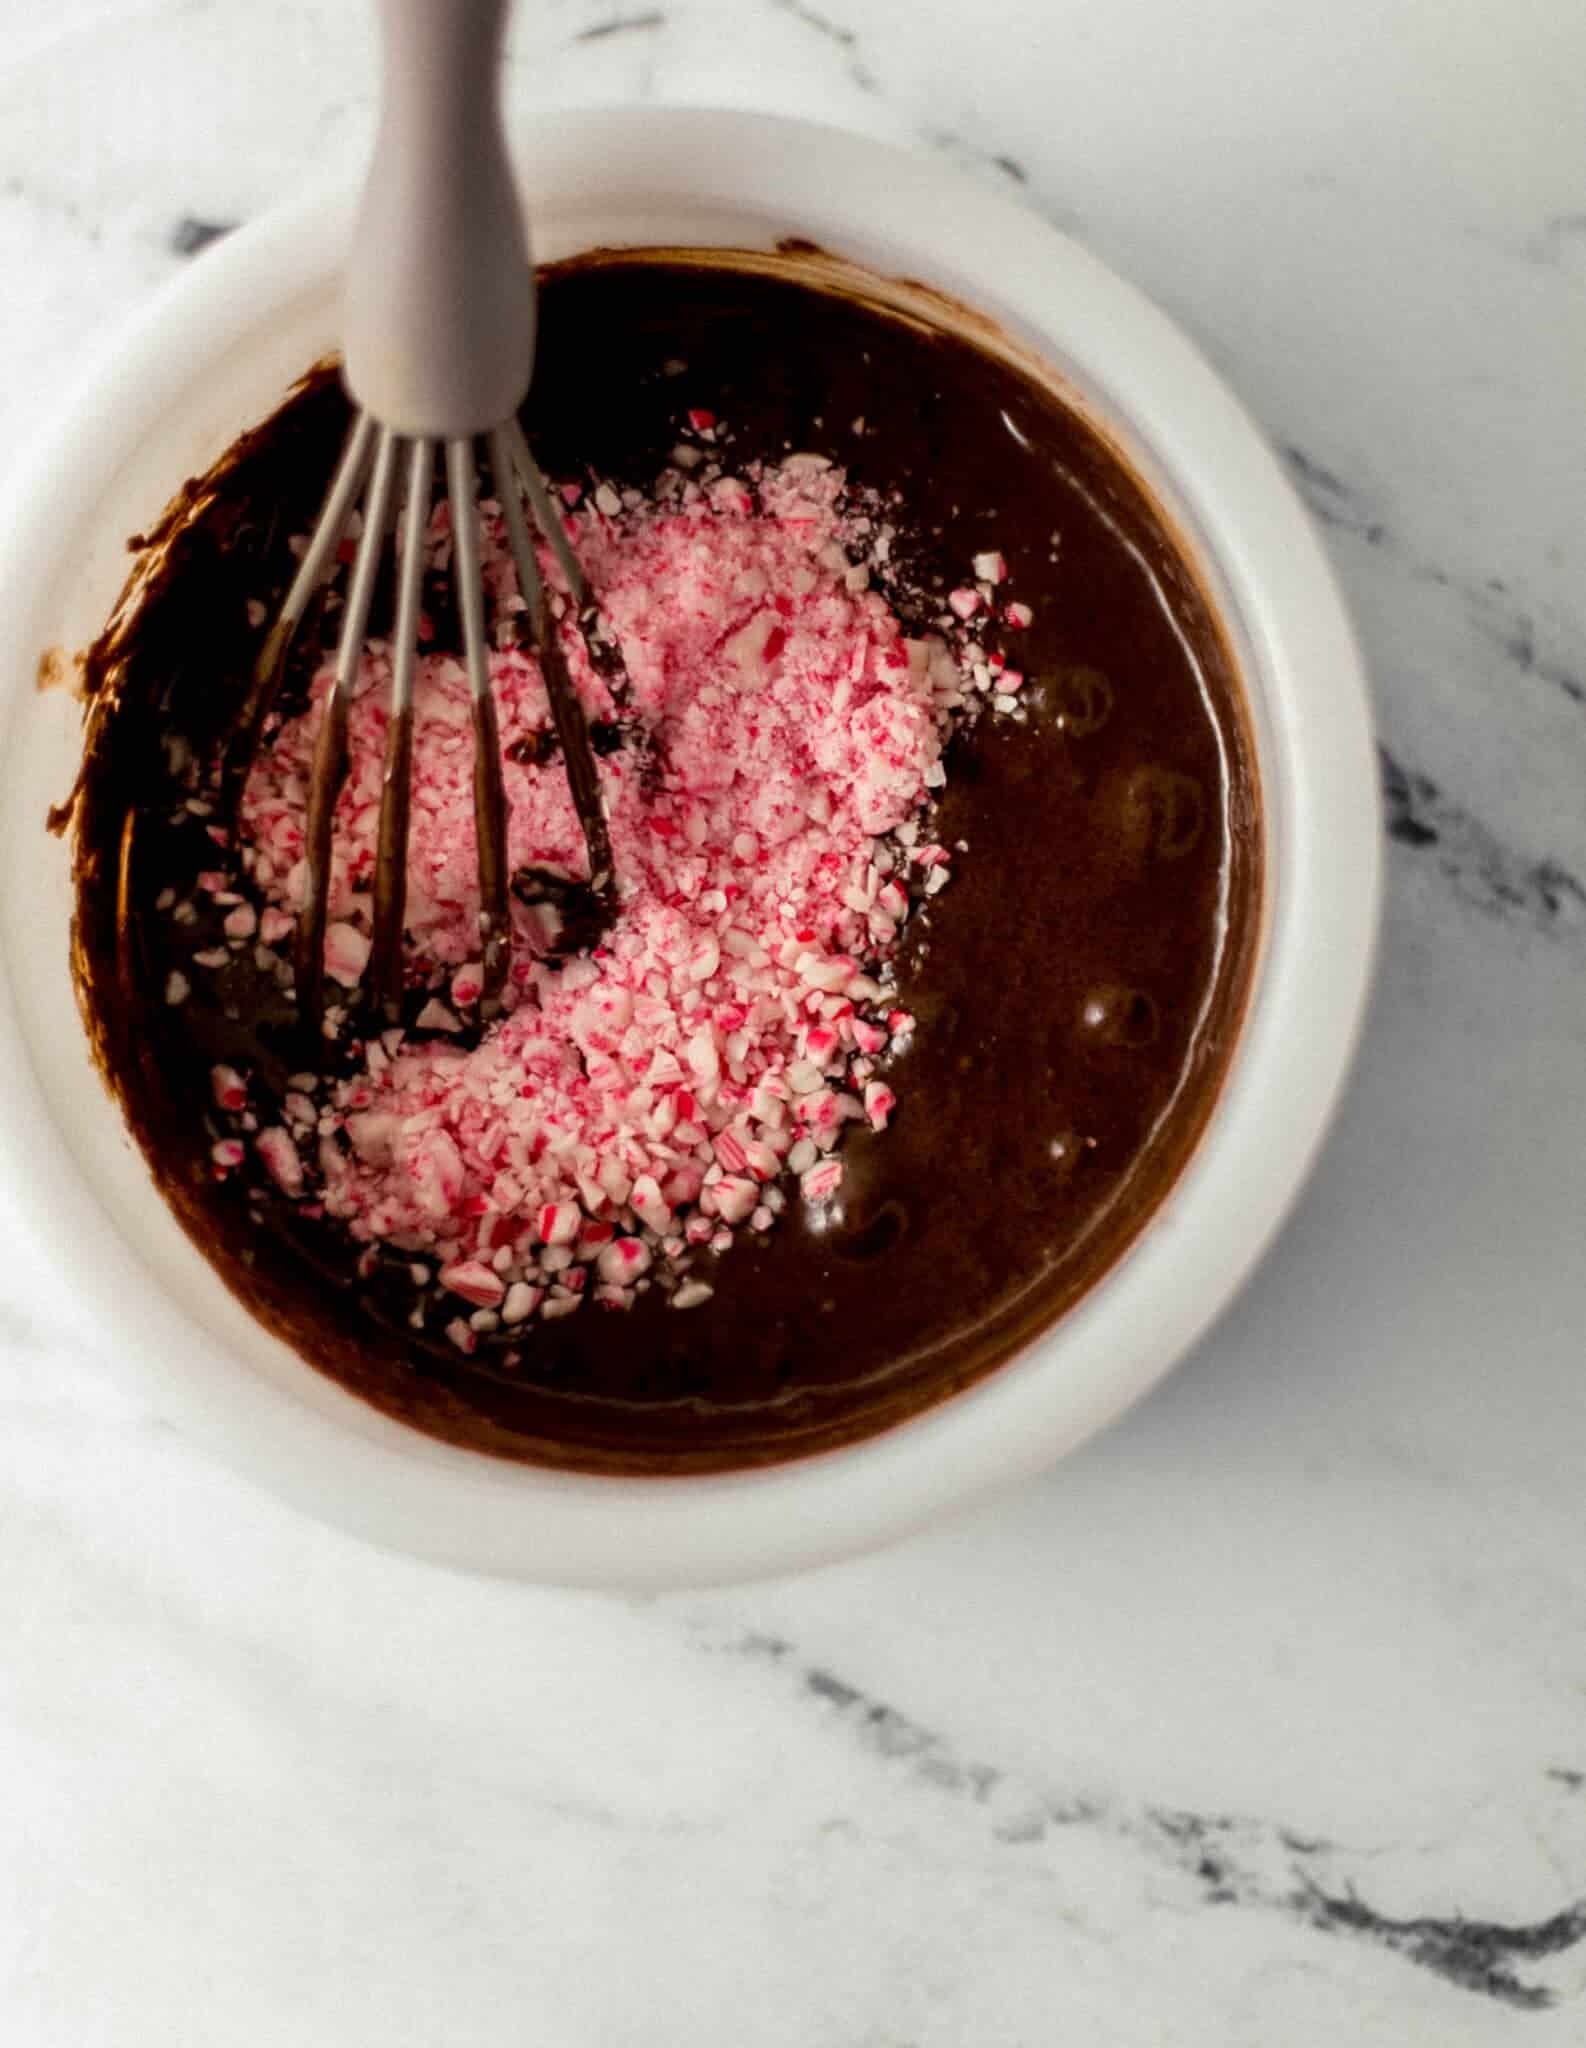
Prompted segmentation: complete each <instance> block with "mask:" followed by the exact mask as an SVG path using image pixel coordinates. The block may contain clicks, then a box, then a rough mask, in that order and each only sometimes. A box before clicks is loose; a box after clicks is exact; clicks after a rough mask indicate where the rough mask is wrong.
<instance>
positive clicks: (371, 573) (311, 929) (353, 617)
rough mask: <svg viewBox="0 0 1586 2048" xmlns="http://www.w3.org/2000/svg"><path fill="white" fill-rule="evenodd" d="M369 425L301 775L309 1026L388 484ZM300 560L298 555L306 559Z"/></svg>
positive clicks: (302, 993)
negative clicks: (353, 529) (346, 580)
mask: <svg viewBox="0 0 1586 2048" xmlns="http://www.w3.org/2000/svg"><path fill="white" fill-rule="evenodd" d="M376 431H377V436H378V438H377V440H376V444H375V456H374V468H373V472H372V474H371V476H370V481H369V491H368V495H367V497H366V498H365V500H364V508H363V531H362V533H361V534H360V535H359V538H358V552H357V555H356V556H355V558H354V560H353V569H352V581H351V583H350V585H349V586H348V590H347V607H346V611H345V613H344V614H343V617H342V626H341V637H340V639H339V641H338V642H337V647H336V674H335V680H334V682H333V683H332V685H331V690H330V694H329V696H328V697H327V698H326V700H325V709H324V713H323V715H322V717H321V720H320V728H319V737H318V739H317V741H316V743H315V747H314V763H313V767H312V769H311V771H310V775H309V790H308V819H307V823H306V826H305V828H304V839H303V858H304V878H303V891H304V894H303V914H302V919H301V921H300V923H299V925H298V948H297V955H298V957H297V997H298V1007H299V1011H300V1012H301V1014H302V1015H303V1016H304V1017H305V1018H306V1019H308V1020H309V1021H310V1023H311V1024H312V1025H313V1026H314V1027H315V1028H316V1029H317V1027H318V1025H319V1022H320V1018H321V1015H322V1012H323V1006H324V989H325V922H326V915H327V907H328V904H329V900H330V862H331V825H332V821H333V819H334V816H335V811H336V799H337V798H338V797H339V796H340V794H341V786H342V784H343V782H344V781H345V780H346V778H347V761H348V754H347V714H348V711H349V709H350V707H351V703H352V692H353V684H354V682H355V681H356V679H357V675H358V663H359V659H360V656H361V655H362V652H363V641H364V633H365V631H366V630H367V628H368V624H369V608H370V605H371V604H372V603H373V600H374V587H375V580H376V578H377V577H378V575H379V572H380V555H381V551H382V548H383V546H384V543H385V534H386V524H387V520H388V519H389V516H390V510H391V497H392V492H393V489H394V487H395V483H396V463H397V437H396V435H395V434H393V433H392V432H391V430H390V429H389V428H388V427H380V428H378V429H377V430H376ZM321 523H322V524H323V522H321ZM316 537H317V536H316ZM304 559H305V561H306V560H307V557H305V558H304Z"/></svg>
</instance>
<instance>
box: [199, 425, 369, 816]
mask: <svg viewBox="0 0 1586 2048" xmlns="http://www.w3.org/2000/svg"><path fill="white" fill-rule="evenodd" d="M375 434H376V428H375V423H374V421H373V420H372V419H371V418H370V417H369V415H368V413H366V412H359V413H357V414H355V415H354V418H353V423H352V425H351V427H350V428H349V429H348V431H347V438H346V441H345V442H344V443H343V445H342V451H341V456H340V458H339V460H338V461H337V464H336V469H335V472H334V474H333V475H332V477H331V481H330V489H329V490H328V491H327V492H326V494H325V502H324V504H323V505H322V507H321V508H320V515H319V518H318V519H317V520H316V522H315V525H314V531H313V532H312V533H311V534H310V535H309V540H308V546H307V547H306V548H305V549H304V551H303V558H302V560H301V561H300V562H299V563H298V565H297V574H296V575H295V576H294V577H293V578H292V582H291V585H290V587H289V588H288V590H287V593H286V596H285V597H284V598H283V599H282V600H281V609H280V611H279V612H278V613H277V614H276V618H275V623H274V624H273V625H272V626H271V628H270V630H269V632H268V633H267V634H266V635H265V640H264V645H263V646H262V647H261V648H260V649H259V655H258V659H257V660H256V661H255V663H254V666H253V678H252V682H251V684H250V686H249V690H248V694H247V696H246V698H245V699H244V700H243V705H242V709H241V711H240V713H239V714H238V717H237V720H236V723H235V725H234V726H233V727H232V731H231V736H230V739H229V741H228V743H227V747H226V758H225V762H224V775H225V782H226V786H227V795H228V808H230V809H235V807H236V800H237V797H238V795H239V794H240V789H241V781H242V778H243V777H244V776H245V775H246V773H247V770H248V766H249V764H250V763H251V761H252V759H253V755H254V751H255V749H256V747H257V746H258V741H259V733H260V730H261V728H262V727H263V725H264V721H265V720H266V719H267V718H268V717H269V715H270V711H271V708H272V706H273V705H274V703H275V700H276V697H277V696H278V695H279V693H280V689H281V683H282V680H283V678H284V677H285V675H286V662H287V656H288V655H289V654H290V653H291V651H292V642H293V641H294V639H295V638H296V637H297V629H298V627H299V626H300V625H301V624H302V623H303V619H304V617H305V615H306V613H307V611H308V608H309V606H310V604H312V603H313V601H314V597H315V595H316V593H317V592H318V591H319V589H320V586H321V585H322V584H323V583H324V581H325V579H326V577H327V576H329V574H330V571H331V569H332V567H333V565H334V563H335V560H336V552H337V549H338V548H339V547H340V545H341V539H342V535H343V534H344V533H345V532H346V531H347V523H348V521H349V519H350V518H351V516H352V508H353V504H354V502H355V501H356V499H357V496H358V493H359V491H360V490H361V489H362V488H363V483H364V479H365V477H366V476H367V475H368V473H369V462H370V458H371V456H372V454H373V452H374V445H375Z"/></svg>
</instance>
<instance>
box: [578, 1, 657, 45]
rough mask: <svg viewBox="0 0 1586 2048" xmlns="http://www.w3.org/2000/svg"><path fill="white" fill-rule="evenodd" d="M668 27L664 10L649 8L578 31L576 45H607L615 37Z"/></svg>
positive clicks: (593, 24) (646, 32)
mask: <svg viewBox="0 0 1586 2048" xmlns="http://www.w3.org/2000/svg"><path fill="white" fill-rule="evenodd" d="M665 27H666V14H665V11H664V10H663V9H662V8H659V7H647V8H645V9H644V10H643V12H642V13H638V14H613V15H611V16H610V17H609V18H608V19H607V20H605V21H594V22H591V23H590V24H589V26H588V28H581V29H579V30H577V31H576V32H575V34H574V36H573V41H574V42H575V43H605V42H610V40H611V39H612V37H613V36H631V35H647V34H650V33H652V32H653V31H654V30H656V29H661V28H665Z"/></svg>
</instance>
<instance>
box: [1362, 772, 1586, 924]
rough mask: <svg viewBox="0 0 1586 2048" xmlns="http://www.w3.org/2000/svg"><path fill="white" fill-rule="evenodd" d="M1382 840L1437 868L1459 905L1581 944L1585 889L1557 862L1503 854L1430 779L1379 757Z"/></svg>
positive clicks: (1493, 839)
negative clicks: (1417, 854) (1418, 855)
mask: <svg viewBox="0 0 1586 2048" xmlns="http://www.w3.org/2000/svg"><path fill="white" fill-rule="evenodd" d="M1380 752H1381V760H1382V793H1383V805H1384V811H1385V818H1386V824H1387V831H1388V837H1389V838H1390V839H1392V840H1394V841H1396V842H1397V843H1398V844H1399V845H1400V846H1406V847H1410V848H1412V849H1413V850H1415V851H1417V852H1423V853H1426V854H1427V855H1429V856H1430V857H1431V858H1432V859H1434V860H1435V861H1436V864H1437V867H1438V869H1439V870H1440V872H1441V873H1442V874H1443V875H1444V876H1445V877H1446V878H1447V880H1448V881H1450V882H1451V883H1452V884H1453V886H1454V889H1455V892H1456V893H1457V894H1458V895H1459V896H1460V898H1461V899H1462V900H1463V901H1464V902H1466V903H1468V904H1470V905H1472V906H1473V907H1474V908H1475V909H1477V910H1480V911H1484V912H1486V913H1487V914H1489V915H1491V916H1496V917H1504V918H1510V919H1519V920H1520V921H1521V922H1523V923H1525V924H1528V925H1530V926H1531V928H1532V929H1533V930H1535V931H1538V932H1541V933H1543V934H1545V935H1547V936H1550V937H1567V938H1568V939H1570V940H1571V941H1572V942H1576V943H1578V942H1579V941H1581V940H1582V939H1583V938H1586V885H1583V884H1582V882H1581V880H1580V878H1579V877H1578V876H1577V875H1575V874H1573V873H1572V872H1571V871H1570V870H1569V869H1568V868H1567V867H1565V866H1564V865H1563V863H1562V862H1560V861H1557V860H1554V859H1551V858H1542V859H1531V858H1529V857H1528V856H1526V855H1524V854H1522V853H1518V852H1516V851H1515V850H1514V848H1512V847H1510V846H1506V845H1505V844H1504V842H1503V841H1502V840H1501V839H1499V837H1498V836H1497V834H1496V833H1494V832H1493V831H1492V830H1491V829H1490V828H1489V827H1488V826H1486V825H1484V824H1483V823H1482V822H1481V820H1480V819H1479V818H1477V817H1475V816H1473V815H1472V813H1471V812H1470V811H1469V810H1467V809H1466V807H1465V806H1464V805H1463V804H1462V803H1460V802H1459V801H1458V800H1457V799H1455V798H1453V797H1450V796H1448V795H1447V794H1446V793H1445V792H1444V791H1443V790H1442V789H1441V788H1440V787H1439V785H1438V784H1437V783H1436V782H1434V781H1433V780H1432V778H1431V776H1429V775H1424V774H1422V773H1420V772H1419V771H1418V770H1415V769H1412V768H1408V767H1406V766H1405V765H1404V763H1403V762H1402V761H1400V760H1399V758H1398V756H1397V755H1396V754H1394V753H1392V752H1390V751H1389V749H1388V748H1387V747H1383V748H1382V749H1381V750H1380Z"/></svg>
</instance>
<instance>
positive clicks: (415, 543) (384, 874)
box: [369, 441, 435, 1024]
mask: <svg viewBox="0 0 1586 2048" xmlns="http://www.w3.org/2000/svg"><path fill="white" fill-rule="evenodd" d="M434 479H435V443H434V442H433V441H414V442H412V443H411V444H410V445H409V448H408V463H407V488H406V491H405V493H404V499H403V513H402V543H401V560H400V565H399V568H398V571H397V603H396V624H395V626H394V628H393V634H392V647H391V701H390V724H389V726H388V727H387V729H386V751H385V766H384V770H383V773H382V779H381V787H380V828H379V842H378V846H377V849H376V853H375V883H374V944H373V948H372V950H371V954H370V960H369V973H370V978H371V980H372V982H373V985H374V990H375V996H376V1000H377V1001H378V1002H379V1004H380V1007H381V1009H382V1011H383V1012H384V1015H385V1018H386V1021H387V1022H388V1023H390V1024H394V1023H396V1022H397V1020H398V1018H399V1017H400V1015H401V1010H402V934H403V924H404V919H405V917H406V911H407V861H408V819H409V814H410V790H411V783H412V773H413V674H414V667H415V664H416V661H417V658H418V638H419V614H420V611H421V609H422V604H423V593H424V551H425V545H426V542H427V541H428V538H429V518H430V493H431V491H432V489H433V487H434Z"/></svg>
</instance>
